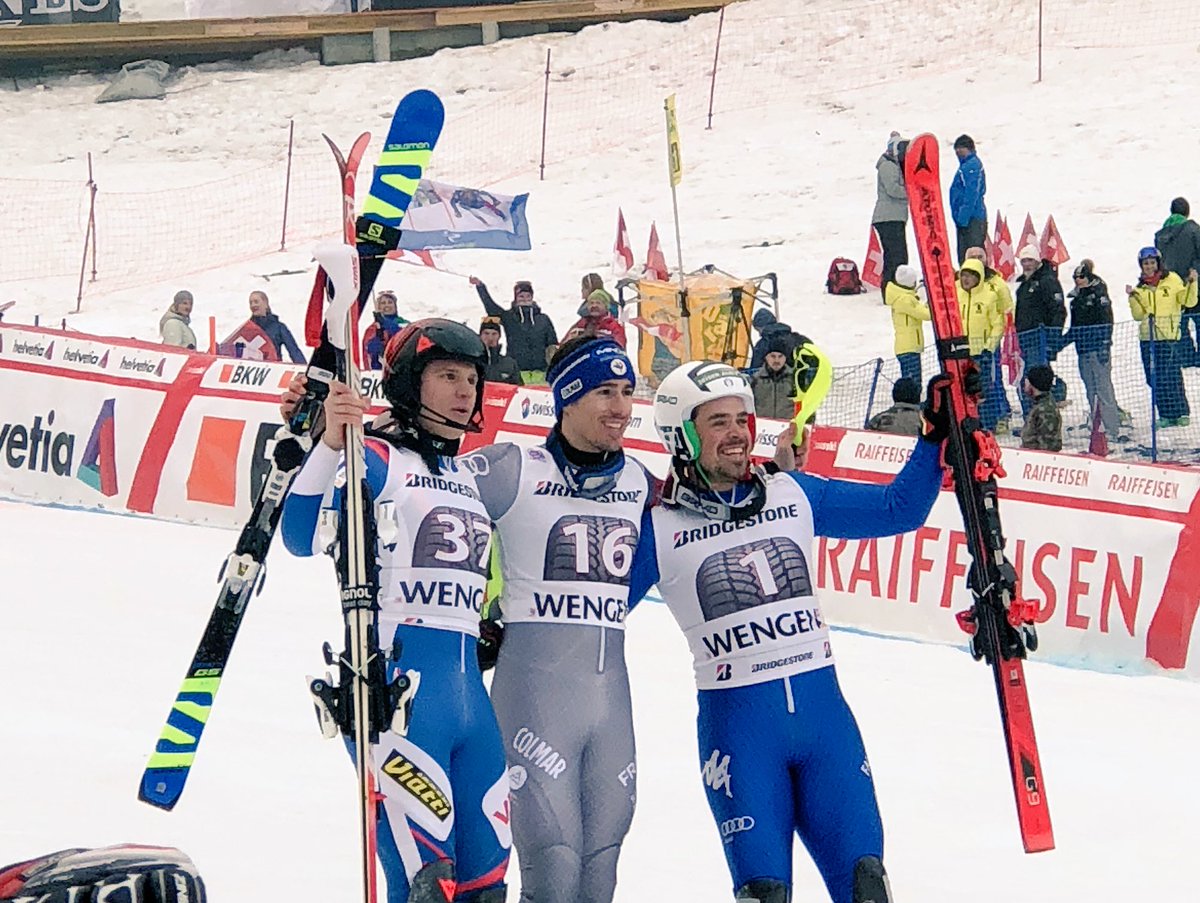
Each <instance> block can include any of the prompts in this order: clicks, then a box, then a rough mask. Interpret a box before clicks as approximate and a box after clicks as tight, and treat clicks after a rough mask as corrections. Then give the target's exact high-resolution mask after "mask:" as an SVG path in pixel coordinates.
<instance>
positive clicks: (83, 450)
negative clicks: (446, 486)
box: [0, 325, 1200, 678]
mask: <svg viewBox="0 0 1200 903" xmlns="http://www.w3.org/2000/svg"><path fill="white" fill-rule="evenodd" d="M297 372H299V371H298V368H297V367H295V366H289V365H286V364H269V363H250V362H243V361H237V360H230V359H225V358H215V357H211V356H208V355H205V354H199V353H189V352H186V351H182V350H178V349H174V348H165V347H162V346H158V345H149V344H145V343H139V342H134V341H127V340H117V339H105V338H100V337H95V336H84V335H79V334H65V333H62V332H56V331H51V330H42V329H35V328H28V327H16V326H4V325H0V393H2V394H3V397H4V398H5V399H6V404H5V407H4V412H3V414H0V495H4V496H6V497H11V498H16V499H23V500H28V501H32V502H37V503H42V504H48V503H56V504H61V505H65V506H71V507H78V508H86V509H98V510H107V511H115V512H121V513H126V514H134V515H143V516H153V517H158V518H164V519H169V520H176V521H183V522H187V523H198V524H210V525H219V526H222V527H229V528H233V527H238V526H240V525H241V523H242V521H243V520H244V519H245V517H246V515H247V514H248V512H249V509H250V505H251V502H252V499H253V498H254V495H255V493H256V492H257V489H258V487H259V486H260V485H261V482H262V480H263V478H264V475H265V473H266V470H267V466H268V465H267V461H268V458H269V455H270V451H271V446H272V443H273V441H274V435H275V431H276V430H277V429H278V426H279V423H278V412H277V404H278V396H279V392H280V390H281V388H282V387H283V386H285V385H286V384H287V383H288V382H289V381H290V380H291V378H292V376H293V375H294V374H295V373H297ZM378 384H379V380H378V374H374V373H368V374H364V375H363V384H362V389H363V391H364V392H366V393H368V394H373V395H374V397H375V398H376V399H378ZM376 404H377V410H381V408H378V402H376ZM484 413H485V418H484V419H485V429H484V432H483V433H482V434H481V435H475V436H472V439H471V442H472V447H473V446H474V445H475V444H478V443H482V442H491V441H515V442H520V443H534V442H538V441H540V440H541V438H542V437H544V435H545V433H546V430H547V429H548V428H549V427H550V425H551V424H552V423H553V406H552V404H551V400H550V395H549V393H548V391H547V390H546V389H544V388H532V387H531V388H517V387H513V386H496V387H489V390H488V395H487V398H486V402H485V407H484ZM780 426H781V424H779V423H778V422H772V421H760V435H759V437H758V442H757V446H756V450H755V451H756V454H758V455H761V456H763V457H769V456H770V455H772V454H773V444H774V440H775V436H776V435H777V433H778V430H779V428H780ZM913 441H914V440H911V439H905V438H901V437H897V436H889V435H884V434H878V433H868V432H862V431H856V430H847V429H841V428H834V427H821V428H819V429H818V430H817V431H816V432H815V434H814V436H813V439H812V450H811V454H810V458H809V462H808V465H807V469H808V470H809V471H810V472H812V473H816V474H821V475H824V476H830V477H842V478H847V479H854V480H860V481H868V482H884V481H886V480H887V479H889V478H890V475H891V474H893V473H895V472H896V471H898V470H899V469H900V468H901V467H902V466H903V463H904V461H905V460H906V459H907V457H908V455H909V453H910V451H911V448H912V443H913ZM627 447H628V449H629V451H630V452H631V453H632V454H633V455H635V456H637V457H638V458H639V459H641V460H643V461H644V462H645V463H646V464H647V466H648V467H650V469H651V470H653V471H654V472H655V473H657V474H659V475H662V473H663V472H664V468H665V466H666V463H667V459H666V456H665V454H664V452H663V449H662V446H661V445H660V444H659V442H658V439H657V437H656V435H655V432H654V428H653V422H652V409H651V406H650V404H649V403H646V402H641V401H639V402H636V404H635V408H634V417H633V421H632V423H631V424H630V427H629V431H628V434H627ZM1004 464H1005V467H1006V469H1007V476H1006V477H1005V478H1004V479H1002V480H1001V482H1000V486H1001V496H1002V498H1003V499H1004V512H1003V513H1004V523H1005V532H1006V535H1007V536H1008V542H1009V547H1008V553H1009V556H1010V558H1012V560H1013V562H1014V564H1015V566H1016V568H1017V571H1018V573H1019V575H1020V578H1021V586H1022V590H1023V595H1024V596H1025V597H1026V598H1029V599H1032V600H1034V601H1036V602H1037V605H1038V610H1039V621H1040V627H1039V631H1040V635H1041V640H1042V646H1041V649H1040V650H1039V651H1038V653H1037V658H1038V659H1039V660H1045V661H1052V662H1058V663H1062V664H1068V665H1074V666H1080V667H1088V668H1095V669H1098V670H1106V671H1127V672H1133V673H1145V672H1152V671H1157V670H1160V669H1168V670H1169V671H1171V672H1174V673H1179V674H1182V675H1185V676H1187V677H1190V678H1196V677H1200V657H1198V658H1197V659H1193V658H1191V657H1190V647H1191V643H1192V641H1193V634H1194V629H1193V628H1194V624H1195V620H1196V613H1197V608H1198V606H1200V591H1198V590H1197V588H1196V585H1195V580H1194V578H1193V577H1192V572H1193V570H1194V561H1195V560H1196V558H1197V555H1200V473H1197V472H1195V471H1192V470H1189V469H1186V468H1177V467H1170V466H1164V465H1150V464H1134V463H1118V462H1113V461H1107V460H1100V459H1093V458H1081V457H1074V456H1070V455H1061V454H1049V453H1045V452H1031V451H1021V450H1017V449H1013V450H1009V451H1007V452H1006V454H1005V461H1004ZM275 554H276V555H277V556H278V555H281V554H282V553H281V552H278V551H277V552H276V553H275ZM814 554H815V555H816V558H817V560H816V562H815V566H814V567H813V568H812V570H813V571H814V572H815V574H816V581H817V585H818V587H819V588H820V592H821V599H822V605H823V607H824V608H825V611H826V614H827V616H828V618H829V620H830V622H831V623H834V624H836V625H840V626H846V627H853V628H857V629H862V630H866V631H870V632H873V633H879V634H884V635H890V636H901V637H910V638H914V639H920V640H924V641H932V642H938V643H951V644H957V645H962V644H963V643H964V641H965V638H964V636H963V634H961V633H960V632H959V629H958V626H957V623H956V621H955V618H954V613H955V612H956V611H957V610H959V609H961V608H965V607H966V605H967V604H968V594H967V590H966V587H965V579H966V578H965V575H966V570H967V550H966V538H965V535H964V533H963V531H962V523H961V519H960V517H959V514H958V509H957V507H956V503H955V500H954V497H953V494H952V493H951V492H949V491H945V490H944V491H943V492H942V494H941V496H940V498H939V500H938V501H937V503H936V505H935V506H934V509H933V512H932V514H931V516H930V518H929V520H928V522H927V523H926V524H925V526H923V527H922V528H920V529H919V530H917V531H915V532H912V533H908V534H905V535H903V536H898V537H893V538H887V539H879V540H850V541H847V540H835V539H820V540H819V541H818V544H817V547H816V548H815V550H814ZM635 618H636V616H635ZM634 625H635V626H636V620H635V621H634Z"/></svg>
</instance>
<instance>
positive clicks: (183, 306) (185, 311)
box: [158, 289, 196, 351]
mask: <svg viewBox="0 0 1200 903" xmlns="http://www.w3.org/2000/svg"><path fill="white" fill-rule="evenodd" d="M192 303H193V299H192V293H191V292H189V291H188V290H187V289H180V290H179V291H177V292H176V293H175V299H174V300H173V301H172V302H171V306H170V307H168V308H167V312H166V313H165V314H163V316H162V319H161V320H159V321H158V332H159V334H160V335H161V336H162V340H163V344H164V345H175V346H177V347H179V348H190V349H192V350H193V351H194V350H195V349H196V333H194V332H192V327H191V322H192Z"/></svg>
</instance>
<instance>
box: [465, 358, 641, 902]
mask: <svg viewBox="0 0 1200 903" xmlns="http://www.w3.org/2000/svg"><path fill="white" fill-rule="evenodd" d="M547 379H548V380H549V383H550V388H551V393H552V394H553V397H554V411H555V425H554V427H553V429H552V430H551V432H550V435H549V436H548V437H547V439H546V441H545V443H543V444H541V445H537V446H533V447H530V448H522V447H520V446H517V445H514V444H510V443H501V444H498V445H492V446H488V447H486V448H483V449H480V450H479V451H478V452H475V453H474V454H471V455H468V456H466V457H464V458H463V459H461V460H462V463H464V464H466V465H467V466H468V467H469V468H470V469H471V470H473V471H474V472H475V474H476V480H477V483H478V486H479V491H480V495H481V497H482V498H483V502H484V505H485V506H486V507H487V510H488V513H489V514H490V515H491V516H492V519H493V521H494V522H495V524H496V538H497V541H498V544H499V566H500V567H499V569H500V574H501V576H502V577H503V582H504V585H503V592H502V594H501V596H500V598H499V600H498V601H499V607H500V611H501V615H502V617H503V621H504V627H503V631H502V632H498V631H497V628H496V627H495V626H494V624H485V627H484V643H485V644H487V642H488V640H489V637H494V638H496V639H500V638H502V642H501V643H500V644H499V655H498V660H497V661H496V672H495V677H494V679H493V680H492V703H493V704H494V705H495V708H496V717H497V718H498V719H499V721H500V729H501V732H502V734H503V736H504V749H505V752H506V754H507V755H508V763H509V771H508V774H509V781H510V789H511V794H512V830H513V840H514V842H515V845H516V848H517V857H518V859H519V861H520V863H521V903H610V901H611V900H612V898H613V893H614V891H615V889H616V882H617V860H618V857H619V856H620V852H621V844H622V842H623V841H624V839H625V835H626V833H627V832H628V831H629V826H630V824H631V822H632V820H633V811H634V806H635V804H636V795H637V768H636V765H635V761H634V740H633V714H632V710H631V704H630V693H629V675H628V673H627V671H626V669H625V651H624V650H625V645H624V644H625V613H626V610H627V605H628V593H629V572H630V569H631V567H632V566H633V557H634V549H635V547H636V546H637V543H638V533H639V530H640V528H641V524H642V516H643V513H644V511H645V510H646V508H647V507H648V506H649V504H650V501H651V495H652V492H653V487H654V481H653V478H652V477H651V476H650V474H649V473H647V471H646V469H645V468H644V467H643V466H642V465H641V464H640V463H639V462H638V461H635V460H633V459H632V458H627V457H626V456H625V454H624V452H623V451H622V450H621V444H622V441H623V438H624V434H625V429H626V427H627V426H628V425H629V420H630V416H631V413H632V410H633V388H634V374H633V364H632V363H631V362H630V360H629V358H628V357H627V356H626V355H625V352H624V350H623V349H622V348H621V347H620V346H619V345H618V344H617V343H616V342H614V341H612V340H611V339H607V338H596V337H589V338H580V339H574V340H572V341H570V342H566V343H564V344H563V345H562V347H560V348H559V350H558V352H557V353H556V354H555V356H554V358H553V360H552V361H551V362H550V369H549V371H548V372H547ZM495 645H496V643H495V640H493V641H492V646H493V655H494V654H495V653H494V646H495Z"/></svg>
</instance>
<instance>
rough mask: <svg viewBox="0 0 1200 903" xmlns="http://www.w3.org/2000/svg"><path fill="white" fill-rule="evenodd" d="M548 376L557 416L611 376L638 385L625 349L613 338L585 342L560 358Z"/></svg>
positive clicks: (611, 378)
mask: <svg viewBox="0 0 1200 903" xmlns="http://www.w3.org/2000/svg"><path fill="white" fill-rule="evenodd" d="M547 377H548V378H549V380H550V390H551V391H552V392H553V393H554V415H555V416H556V417H562V412H563V409H564V408H565V407H566V406H567V405H569V404H572V403H574V402H576V401H578V400H579V399H580V398H582V397H583V396H584V395H586V394H587V393H588V392H590V391H592V389H594V388H596V387H597V386H599V385H601V384H602V383H606V382H608V381H609V380H613V379H622V380H626V381H628V382H629V385H631V386H636V385H637V383H636V380H635V379H634V375H633V364H631V363H630V362H629V358H628V357H626V355H625V349H623V348H622V347H621V346H620V345H618V344H617V343H616V342H614V341H613V340H612V339H597V340H596V341H594V342H585V343H584V344H582V345H580V346H579V347H578V348H576V349H575V350H574V351H573V352H571V353H570V354H569V355H567V356H566V357H565V358H564V359H563V360H561V361H559V362H558V364H557V365H556V366H555V367H554V368H553V369H552V370H551V371H550V372H549V373H548V374H547Z"/></svg>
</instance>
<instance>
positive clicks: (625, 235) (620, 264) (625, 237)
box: [612, 207, 633, 278]
mask: <svg viewBox="0 0 1200 903" xmlns="http://www.w3.org/2000/svg"><path fill="white" fill-rule="evenodd" d="M612 269H613V275H614V276H616V277H618V278H620V277H621V276H625V275H627V274H628V273H629V271H630V270H632V269H633V245H631V244H630V243H629V230H628V229H626V228H625V214H624V213H623V212H622V211H621V208H620V207H618V208H617V240H616V242H615V243H614V244H613V265H612Z"/></svg>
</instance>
